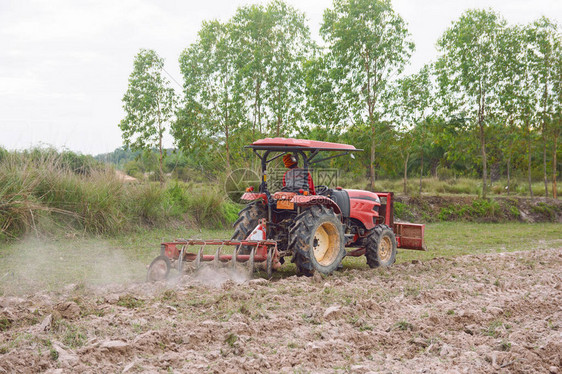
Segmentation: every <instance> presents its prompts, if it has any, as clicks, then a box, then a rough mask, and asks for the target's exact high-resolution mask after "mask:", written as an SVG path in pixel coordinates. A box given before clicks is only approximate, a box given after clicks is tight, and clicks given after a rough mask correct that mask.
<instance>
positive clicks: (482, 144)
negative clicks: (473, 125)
mask: <svg viewBox="0 0 562 374" xmlns="http://www.w3.org/2000/svg"><path fill="white" fill-rule="evenodd" d="M485 103H486V92H485V91H484V90H483V89H482V84H480V98H479V100H478V104H479V107H478V127H479V128H480V147H481V151H482V198H483V199H485V198H486V189H487V188H486V187H487V186H486V184H487V183H488V160H487V159H486V134H485V133H484V113H485V110H486V106H485Z"/></svg>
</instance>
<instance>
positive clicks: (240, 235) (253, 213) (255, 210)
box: [230, 201, 267, 255]
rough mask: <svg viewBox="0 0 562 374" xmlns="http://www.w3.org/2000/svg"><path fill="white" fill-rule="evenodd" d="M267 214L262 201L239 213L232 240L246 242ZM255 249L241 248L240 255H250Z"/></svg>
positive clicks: (247, 206)
mask: <svg viewBox="0 0 562 374" xmlns="http://www.w3.org/2000/svg"><path fill="white" fill-rule="evenodd" d="M266 216H267V212H266V209H265V205H264V204H263V203H262V202H261V201H254V202H252V203H250V204H248V205H246V207H245V208H244V209H242V210H241V211H240V212H239V213H238V219H237V220H236V222H234V225H232V226H233V227H234V234H233V235H232V238H230V240H244V239H246V238H247V237H248V235H250V234H251V233H252V230H254V229H255V228H256V226H257V225H258V221H259V219H260V218H265V217H266ZM252 248H253V247H249V246H246V245H243V246H240V248H239V249H238V253H239V254H242V255H248V254H250V252H251V251H252Z"/></svg>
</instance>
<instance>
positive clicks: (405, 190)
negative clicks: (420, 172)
mask: <svg viewBox="0 0 562 374" xmlns="http://www.w3.org/2000/svg"><path fill="white" fill-rule="evenodd" d="M409 159H410V153H407V154H406V160H404V195H407V194H408V160H409Z"/></svg>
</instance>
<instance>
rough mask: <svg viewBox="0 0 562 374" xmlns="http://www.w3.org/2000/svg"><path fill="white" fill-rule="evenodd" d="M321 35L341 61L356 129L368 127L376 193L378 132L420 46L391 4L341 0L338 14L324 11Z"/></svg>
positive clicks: (338, 67)
mask: <svg viewBox="0 0 562 374" xmlns="http://www.w3.org/2000/svg"><path fill="white" fill-rule="evenodd" d="M320 33H321V35H322V37H323V39H324V41H325V42H326V43H327V44H328V48H329V51H330V52H329V53H330V55H331V56H333V58H334V61H335V71H336V73H335V76H336V78H337V81H336V82H337V86H338V87H339V88H340V90H339V93H340V98H339V102H340V103H341V104H342V105H344V107H345V109H346V110H347V111H349V112H350V115H351V116H352V117H353V119H354V122H355V123H356V124H364V125H366V126H367V129H368V132H367V134H369V145H368V147H367V149H370V160H369V165H370V168H369V170H370V185H371V188H372V187H373V185H374V181H375V175H374V165H375V147H376V146H377V145H378V143H382V140H381V137H380V136H379V133H380V131H378V130H379V128H380V125H381V121H382V120H383V117H384V115H385V114H386V113H385V112H386V108H385V107H386V104H388V96H389V93H390V92H389V89H388V88H389V87H390V84H389V83H390V81H391V79H392V77H393V76H395V75H398V74H400V73H401V72H402V69H403V68H404V65H405V64H406V63H407V62H408V60H409V58H410V55H411V52H412V51H413V49H414V43H413V42H412V41H411V40H410V38H409V33H408V30H407V28H406V23H405V22H404V20H403V19H402V18H401V17H400V15H399V14H397V13H395V12H394V10H393V9H392V5H391V3H390V1H388V0H358V1H349V0H335V1H334V7H333V9H327V10H326V11H325V12H324V20H323V23H322V26H321V28H320ZM385 101H386V102H385ZM378 127H379V128H378Z"/></svg>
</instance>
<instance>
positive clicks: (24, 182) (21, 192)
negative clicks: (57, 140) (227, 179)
mask: <svg viewBox="0 0 562 374" xmlns="http://www.w3.org/2000/svg"><path fill="white" fill-rule="evenodd" d="M39 155H40V152H39V151H37V152H34V153H33V155H32V154H31V153H12V154H8V155H7V156H6V157H5V158H4V159H3V160H2V161H0V240H6V239H12V238H18V237H21V236H24V235H25V234H26V233H28V232H29V231H30V230H33V232H34V233H35V234H39V233H47V232H54V231H64V232H68V231H71V232H72V231H80V232H89V233H92V234H116V233H118V232H121V231H123V230H131V229H134V228H135V227H137V226H139V225H140V226H142V225H169V224H170V223H172V222H174V221H188V222H191V221H193V220H194V221H195V222H196V223H197V224H199V225H201V227H226V226H229V225H230V224H232V223H233V222H234V221H235V220H236V218H237V212H238V210H239V207H238V206H236V204H233V203H230V202H228V201H227V200H226V197H225V196H224V194H223V193H222V192H221V191H219V190H218V189H217V188H216V184H215V186H213V183H211V182H209V181H206V182H205V184H204V185H200V186H195V185H192V184H186V183H182V182H179V181H178V182H175V183H170V184H168V185H165V186H162V185H161V184H160V183H150V182H145V183H132V184H127V183H124V182H123V181H122V180H121V179H120V177H119V176H118V175H117V174H116V173H115V171H114V170H113V169H112V168H104V169H91V170H90V172H89V173H87V174H82V173H78V174H76V173H74V171H73V169H71V168H70V167H69V166H62V165H61V162H62V161H61V159H62V157H63V155H56V154H52V153H51V152H50V151H48V152H46V153H45V154H43V156H41V157H39Z"/></svg>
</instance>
